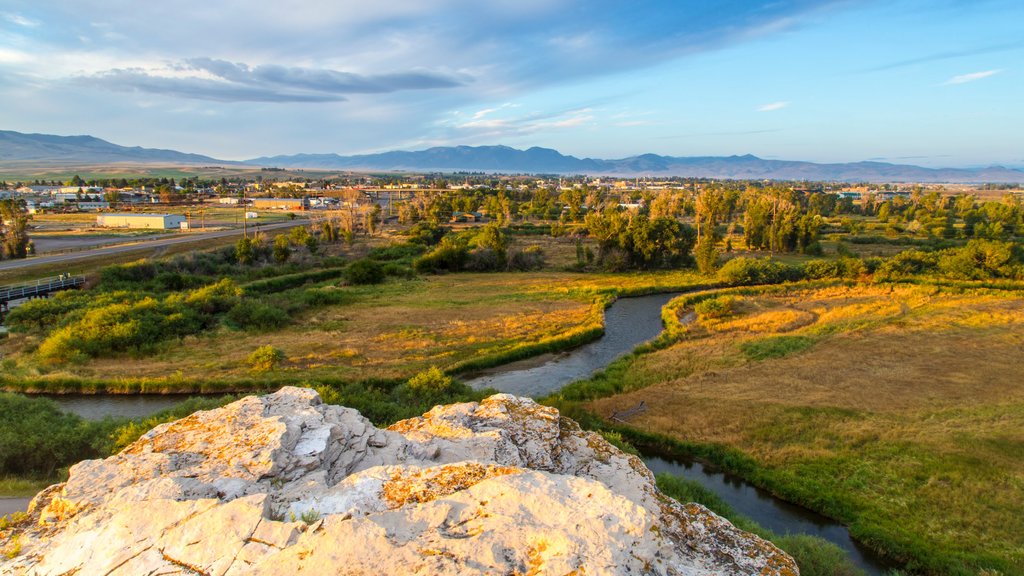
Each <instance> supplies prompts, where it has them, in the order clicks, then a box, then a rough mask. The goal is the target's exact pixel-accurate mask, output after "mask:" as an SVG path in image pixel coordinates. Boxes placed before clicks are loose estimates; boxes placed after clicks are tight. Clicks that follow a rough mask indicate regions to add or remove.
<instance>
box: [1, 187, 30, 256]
mask: <svg viewBox="0 0 1024 576" xmlns="http://www.w3.org/2000/svg"><path fill="white" fill-rule="evenodd" d="M28 221H29V214H28V211H27V210H26V209H25V201H24V200H13V199H6V200H0V259H4V258H8V259H13V258H25V257H26V256H28V251H29V244H30V242H29V238H28Z"/></svg>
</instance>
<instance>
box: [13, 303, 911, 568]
mask: <svg viewBox="0 0 1024 576" xmlns="http://www.w3.org/2000/svg"><path fill="white" fill-rule="evenodd" d="M676 295H677V294H657V295H652V296H641V297H637V298H623V299H620V300H618V301H616V302H615V303H614V304H612V305H611V307H609V308H608V310H607V311H606V312H605V334H604V336H603V337H601V338H600V339H599V340H597V341H594V342H591V343H589V344H585V345H583V346H580V347H578V348H575V349H573V350H570V351H568V352H564V353H561V354H556V355H548V357H545V359H543V360H542V361H537V360H536V359H535V360H532V361H531V360H526V361H522V362H515V363H512V364H510V365H507V366H504V367H498V368H495V369H490V370H486V371H484V372H481V373H479V375H477V376H476V377H474V378H472V379H470V380H469V381H468V383H469V384H470V385H472V386H473V387H475V388H478V389H480V388H494V389H496V390H499V391H501V392H508V393H511V394H518V395H523V396H533V397H538V396H544V395H546V394H549V393H551V392H554V391H556V390H558V389H559V388H561V387H562V386H564V385H566V384H568V383H570V382H573V381H575V380H578V379H581V378H586V377H588V376H590V375H591V374H593V373H594V372H596V371H598V370H601V369H603V368H605V367H606V366H607V365H608V364H610V363H611V362H612V361H614V360H615V359H616V358H619V357H620V356H622V355H623V354H626V353H628V352H629V351H631V350H632V349H634V348H635V347H636V346H638V345H640V344H642V343H644V342H647V341H649V340H651V339H653V338H654V337H656V336H657V335H658V334H659V333H660V332H661V329H662V324H661V308H662V306H664V305H665V304H666V303H667V302H668V301H669V300H671V299H672V298H673V297H675V296H676ZM53 399H54V400H56V401H57V402H58V403H59V404H60V405H61V406H62V407H64V408H65V409H66V410H68V411H69V412H74V413H76V414H78V415H80V416H82V417H84V418H88V419H100V418H103V417H104V416H126V417H131V418H137V417H141V416H146V415H149V414H151V413H153V412H157V411H159V410H163V409H166V408H168V407H170V406H173V405H174V404H175V403H177V402H179V401H181V399H182V398H181V397H176V396H160V395H148V396H110V395H94V396H54V397H53ZM644 461H645V462H646V463H647V466H648V467H649V468H650V469H651V470H652V471H654V472H655V473H660V472H668V473H671V474H675V475H677V476H682V477H684V478H687V479H690V480H695V481H697V482H699V483H700V484H701V485H703V486H704V487H706V488H708V489H709V490H711V491H712V492H714V493H715V494H717V495H718V496H719V497H721V498H722V499H723V500H725V501H726V502H727V503H728V504H729V505H730V506H732V507H733V508H734V509H735V510H736V511H737V512H739V513H741V514H743V515H745V516H747V517H749V518H751V519H753V520H755V521H756V522H758V523H759V524H761V525H762V526H764V527H766V528H769V529H771V530H772V531H773V532H775V533H777V534H787V533H804V534H811V535H814V536H819V537H821V538H824V539H825V540H828V541H830V542H832V543H834V544H836V545H837V546H839V547H840V548H842V549H843V550H845V551H846V552H847V554H848V555H849V556H850V558H851V559H852V560H853V561H854V563H856V564H857V565H858V566H859V567H861V568H862V569H863V570H865V571H866V572H867V573H868V574H872V575H877V574H882V573H884V572H885V571H886V570H888V569H889V568H891V566H890V565H889V563H887V562H885V561H884V560H882V559H881V558H879V557H877V556H875V555H874V554H872V553H871V552H870V551H868V550H866V549H864V548H862V547H861V546H859V545H858V544H857V543H856V542H855V541H854V540H853V539H852V538H851V537H850V533H849V531H848V530H847V529H846V527H845V526H843V525H842V524H840V523H838V522H835V521H833V520H831V519H829V518H826V517H824V516H821V515H819V514H816V513H814V512H812V511H810V510H807V509H806V508H802V507H800V506H796V505H793V504H790V503H788V502H785V501H784V500H780V499H778V498H775V497H774V496H772V495H771V494H769V493H767V492H765V491H763V490H761V489H759V488H757V487H755V486H753V485H751V484H749V483H747V482H745V481H743V480H742V479H740V478H737V477H734V476H730V475H726V474H724V473H722V472H720V471H717V470H715V469H713V468H712V467H710V466H707V465H705V464H702V463H700V462H679V461H673V460H670V459H665V458H663V457H661V456H658V455H648V456H646V457H645V458H644ZM27 503H28V501H27V500H24V501H22V503H21V504H20V505H21V506H22V509H23V507H24V506H25V505H27ZM4 504H5V502H4V501H3V500H0V506H2V505H4ZM8 505H10V504H8Z"/></svg>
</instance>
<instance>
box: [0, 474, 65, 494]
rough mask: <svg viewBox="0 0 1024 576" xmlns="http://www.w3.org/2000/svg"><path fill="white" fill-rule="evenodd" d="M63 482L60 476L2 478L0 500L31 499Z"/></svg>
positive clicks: (0, 479) (0, 481)
mask: <svg viewBox="0 0 1024 576" xmlns="http://www.w3.org/2000/svg"><path fill="white" fill-rule="evenodd" d="M62 480H63V479H62V478H61V477H60V476H52V477H50V478H33V477H31V476H26V477H22V476H5V477H2V478H0V498H31V497H32V496H35V495H36V494H38V493H39V491H40V490H42V489H43V488H46V487H47V486H50V485H51V484H56V483H58V482H61V481H62Z"/></svg>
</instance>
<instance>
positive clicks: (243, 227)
mask: <svg viewBox="0 0 1024 576" xmlns="http://www.w3.org/2000/svg"><path fill="white" fill-rule="evenodd" d="M248 209H249V208H248V206H247V205H246V203H245V186H244V185H243V187H242V237H243V238H248V237H249V232H248V231H247V229H246V222H245V221H246V219H247V218H246V217H247V216H248V214H246V213H245V211H246V210H248Z"/></svg>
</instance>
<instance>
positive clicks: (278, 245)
mask: <svg viewBox="0 0 1024 576" xmlns="http://www.w3.org/2000/svg"><path fill="white" fill-rule="evenodd" d="M291 255H292V248H291V243H289V242H288V237H287V236H285V235H284V234H278V235H277V236H275V237H274V260H276V261H278V262H280V263H282V264H283V263H285V262H287V261H288V257H289V256H291Z"/></svg>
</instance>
